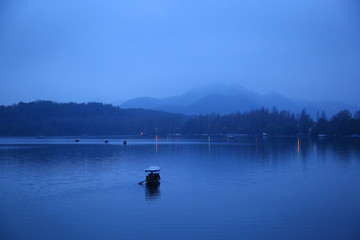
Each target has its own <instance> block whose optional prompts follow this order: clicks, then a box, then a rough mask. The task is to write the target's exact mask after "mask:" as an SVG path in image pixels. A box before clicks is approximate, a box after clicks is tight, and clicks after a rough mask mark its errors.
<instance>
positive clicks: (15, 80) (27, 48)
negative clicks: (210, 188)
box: [0, 0, 360, 106]
mask: <svg viewBox="0 0 360 240" xmlns="http://www.w3.org/2000/svg"><path fill="white" fill-rule="evenodd" d="M359 24H360V5H359V3H358V2H357V1H356V0H343V1H338V0H314V1H302V0H294V1H286V0H278V1H256V0H255V1H240V0H234V1H208V0H206V1H205V0H204V1H150V0H149V1H88V0H87V1H71V0H63V1H57V2H55V1H45V0H38V1H35V0H34V1H8V0H5V1H1V2H0V104H5V105H8V104H12V103H16V102H19V101H33V100H36V99H46V100H53V101H60V102H68V101H75V102H88V101H102V102H107V103H113V102H119V101H123V100H127V99H130V98H134V97H141V96H152V97H167V96H172V95H179V94H182V93H184V92H186V91H188V90H189V89H192V88H198V87H201V86H208V85H211V84H215V83H225V84H237V85H239V86H243V87H245V88H246V89H249V90H250V91H254V92H258V93H268V92H277V93H279V94H282V95H284V96H285V97H291V98H298V99H307V100H332V101H341V102H345V103H350V104H353V105H357V106H359V103H360V94H358V89H359V87H360V45H359V42H360V28H359Z"/></svg>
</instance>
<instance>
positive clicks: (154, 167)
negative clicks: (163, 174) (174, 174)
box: [145, 166, 160, 172]
mask: <svg viewBox="0 0 360 240" xmlns="http://www.w3.org/2000/svg"><path fill="white" fill-rule="evenodd" d="M145 172H160V168H159V167H158V166H150V167H148V168H147V169H145Z"/></svg>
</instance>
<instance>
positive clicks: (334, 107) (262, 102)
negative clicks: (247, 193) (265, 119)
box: [119, 84, 358, 118]
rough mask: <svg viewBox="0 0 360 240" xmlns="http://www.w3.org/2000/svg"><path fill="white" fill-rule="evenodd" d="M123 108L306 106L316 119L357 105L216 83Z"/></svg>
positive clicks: (194, 110) (191, 110) (189, 110)
mask: <svg viewBox="0 0 360 240" xmlns="http://www.w3.org/2000/svg"><path fill="white" fill-rule="evenodd" d="M119 106H120V107H121V108H143V109H152V110H162V111H167V112H172V113H182V114H191V115H193V114H206V113H219V114H228V113H232V112H245V111H250V110H253V109H259V108H262V107H265V108H269V109H271V108H273V107H276V108H277V109H278V110H287V111H290V112H295V113H298V112H300V111H301V110H302V109H303V108H306V110H307V112H308V113H309V114H310V115H311V116H312V117H314V118H316V117H317V115H318V114H320V113H321V112H322V111H324V112H325V113H326V115H327V116H328V117H331V116H332V115H334V114H336V113H337V112H339V111H340V110H343V109H348V110H349V111H350V112H354V111H356V110H358V109H357V107H355V106H352V105H349V104H345V103H341V102H332V101H309V100H299V99H289V98H286V97H284V96H282V95H280V94H278V93H269V94H258V93H254V92H251V91H249V90H246V89H245V88H243V87H240V86H237V85H223V84H217V85H212V86H208V87H204V88H198V89H193V90H190V91H188V92H187V93H185V94H183V95H180V96H172V97H166V98H152V97H139V98H135V99H131V100H128V101H125V102H124V103H122V104H120V105H119Z"/></svg>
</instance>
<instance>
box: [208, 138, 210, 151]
mask: <svg viewBox="0 0 360 240" xmlns="http://www.w3.org/2000/svg"><path fill="white" fill-rule="evenodd" d="M208 141H209V152H210V136H208Z"/></svg>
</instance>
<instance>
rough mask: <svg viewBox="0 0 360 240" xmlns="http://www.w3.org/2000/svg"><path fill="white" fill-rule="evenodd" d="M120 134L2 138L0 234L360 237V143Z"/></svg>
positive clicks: (44, 236)
mask: <svg viewBox="0 0 360 240" xmlns="http://www.w3.org/2000/svg"><path fill="white" fill-rule="evenodd" d="M122 141H123V139H120V138H119V139H115V138H114V139H111V138H110V139H109V143H108V144H105V143H104V139H103V138H86V139H85V138H84V139H83V138H82V139H80V142H79V143H75V142H74V138H66V137H62V138H55V137H54V138H39V139H38V138H0V206H1V208H0V236H1V237H0V238H1V239H2V240H7V239H36V240H40V239H146V238H150V239H152V238H153V239H167V240H168V239H206V240H209V239H327V240H329V239H354V240H355V239H360V141H359V140H356V139H354V140H336V139H318V140H311V139H308V138H300V139H297V138H262V137H261V138H240V139H234V140H232V141H225V140H224V139H214V140H213V139H211V140H210V141H209V140H208V139H188V140H186V139H160V138H159V139H157V140H156V139H127V142H128V144H127V145H123V144H122ZM151 165H156V166H160V167H161V169H162V170H161V184H160V186H158V187H152V188H149V187H147V186H146V185H139V184H138V182H140V181H142V180H144V178H145V173H144V169H145V168H147V167H148V166H151Z"/></svg>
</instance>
